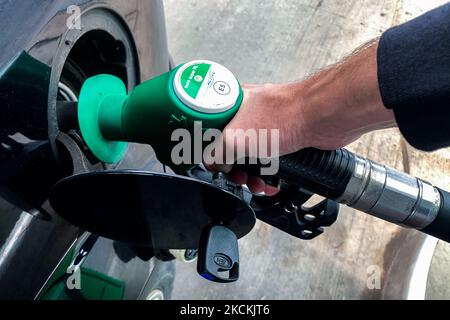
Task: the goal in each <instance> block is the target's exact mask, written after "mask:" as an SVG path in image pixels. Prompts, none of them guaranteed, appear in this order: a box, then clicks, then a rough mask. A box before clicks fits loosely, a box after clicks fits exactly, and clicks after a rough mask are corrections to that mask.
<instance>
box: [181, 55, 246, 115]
mask: <svg viewBox="0 0 450 320" xmlns="http://www.w3.org/2000/svg"><path fill="white" fill-rule="evenodd" d="M174 88H175V93H176V95H177V97H178V98H179V99H180V100H181V101H182V102H183V103H184V104H185V105H187V106H188V107H189V108H191V109H193V110H195V111H199V112H202V113H208V114H215V113H222V112H225V111H228V110H230V109H231V108H233V107H234V106H235V105H236V102H237V100H238V98H239V93H240V86H239V82H238V80H237V79H236V77H235V76H234V75H233V73H232V72H231V71H230V70H228V69H227V68H225V67H224V66H222V65H220V64H218V63H215V62H211V61H205V60H199V61H192V62H189V63H186V64H185V65H183V66H182V67H181V68H180V69H179V70H178V71H177V73H176V75H175V79H174Z"/></svg>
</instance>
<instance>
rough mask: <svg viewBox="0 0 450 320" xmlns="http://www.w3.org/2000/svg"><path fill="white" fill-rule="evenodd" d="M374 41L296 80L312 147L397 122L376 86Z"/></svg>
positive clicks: (330, 144) (336, 144) (338, 142)
mask: <svg viewBox="0 0 450 320" xmlns="http://www.w3.org/2000/svg"><path fill="white" fill-rule="evenodd" d="M376 54H377V44H372V45H371V46H369V47H367V48H365V49H363V50H362V51H360V52H358V53H356V54H354V55H353V56H352V57H350V58H349V59H347V60H346V61H344V62H343V63H342V64H340V65H337V66H334V67H332V68H330V69H328V70H325V71H322V72H320V73H318V74H316V75H315V76H313V77H311V78H310V79H307V80H305V81H304V82H302V83H300V84H299V89H298V92H299V95H300V96H301V98H300V99H299V101H301V106H299V107H300V108H301V112H302V113H303V114H304V119H305V126H306V130H305V132H306V134H305V135H306V137H305V138H306V139H307V141H309V142H310V144H311V147H315V148H320V149H336V148H340V147H344V146H346V145H348V144H350V143H351V142H353V141H355V140H357V139H358V138H359V137H360V136H362V135H363V134H365V133H368V132H370V131H373V130H378V129H385V128H389V127H394V126H396V122H395V116H394V113H393V112H392V110H389V109H387V108H385V107H384V105H383V102H382V99H381V94H380V90H379V86H378V76H377V58H376Z"/></svg>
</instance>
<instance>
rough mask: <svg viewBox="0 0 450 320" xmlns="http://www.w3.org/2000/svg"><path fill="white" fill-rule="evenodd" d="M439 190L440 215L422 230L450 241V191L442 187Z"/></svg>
mask: <svg viewBox="0 0 450 320" xmlns="http://www.w3.org/2000/svg"><path fill="white" fill-rule="evenodd" d="M439 192H440V194H441V207H440V210H439V212H438V215H437V217H436V219H435V220H434V221H433V222H432V223H431V224H430V225H429V226H428V227H426V228H425V229H423V230H421V231H422V232H425V233H426V234H429V235H430V236H433V237H436V238H438V239H441V240H444V241H447V242H449V243H450V193H448V192H447V191H444V190H440V189H439Z"/></svg>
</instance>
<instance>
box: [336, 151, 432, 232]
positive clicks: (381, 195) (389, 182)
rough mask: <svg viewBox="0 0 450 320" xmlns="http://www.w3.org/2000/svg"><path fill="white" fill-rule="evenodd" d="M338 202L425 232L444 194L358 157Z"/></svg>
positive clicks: (416, 180) (418, 181)
mask: <svg viewBox="0 0 450 320" xmlns="http://www.w3.org/2000/svg"><path fill="white" fill-rule="evenodd" d="M337 201H338V202H341V203H343V204H346V205H348V206H350V207H352V208H355V209H358V210H360V211H363V212H366V213H368V214H370V215H373V216H375V217H378V218H381V219H384V220H386V221H389V222H393V223H396V224H398V225H401V226H404V227H409V228H414V229H418V230H422V229H424V228H426V227H428V226H429V225H430V224H431V223H432V222H433V221H434V220H435V219H436V217H437V215H438V212H439V209H440V205H441V195H440V193H439V191H438V190H437V189H436V188H435V187H434V186H432V185H431V184H430V183H428V182H425V181H422V180H420V179H418V178H415V177H412V176H410V175H408V174H405V173H403V172H400V171H397V170H395V169H392V168H389V167H386V166H383V165H380V164H377V163H375V162H373V161H370V160H368V159H364V158H361V157H358V156H355V168H354V171H353V174H352V176H351V178H350V180H349V183H348V184H347V187H346V189H345V192H344V193H343V194H342V196H341V197H340V198H339V199H337Z"/></svg>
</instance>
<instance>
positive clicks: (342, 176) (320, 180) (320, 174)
mask: <svg viewBox="0 0 450 320" xmlns="http://www.w3.org/2000/svg"><path fill="white" fill-rule="evenodd" d="M354 169H355V155H354V154H353V153H351V152H349V151H347V150H345V149H339V150H335V151H322V150H318V149H304V150H302V151H299V152H297V153H294V154H291V155H287V156H283V157H281V158H280V168H279V172H278V174H277V177H278V178H281V179H283V180H285V181H287V182H289V183H291V184H294V185H297V186H299V187H301V188H303V189H306V190H308V191H310V192H313V193H316V194H318V195H321V196H323V197H326V198H328V199H333V200H334V199H337V198H339V197H340V196H341V195H342V194H343V193H344V191H345V189H346V187H347V185H348V182H349V181H350V178H351V176H352V174H353V171H354Z"/></svg>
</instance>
